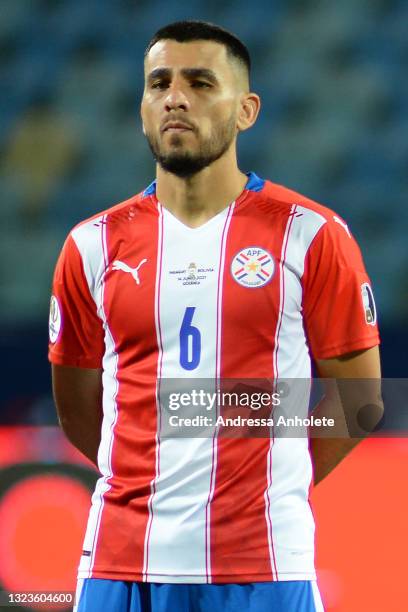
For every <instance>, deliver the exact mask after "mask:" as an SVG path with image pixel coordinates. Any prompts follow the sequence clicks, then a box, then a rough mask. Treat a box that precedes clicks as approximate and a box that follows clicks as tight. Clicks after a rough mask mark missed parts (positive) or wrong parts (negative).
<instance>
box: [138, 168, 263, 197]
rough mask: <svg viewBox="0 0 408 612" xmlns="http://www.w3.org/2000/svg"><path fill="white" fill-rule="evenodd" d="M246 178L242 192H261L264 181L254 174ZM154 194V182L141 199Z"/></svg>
mask: <svg viewBox="0 0 408 612" xmlns="http://www.w3.org/2000/svg"><path fill="white" fill-rule="evenodd" d="M245 174H246V175H247V177H248V180H247V182H246V185H245V187H244V190H247V191H262V189H263V187H264V185H265V179H262V178H260V177H259V176H258V175H257V174H255V172H245ZM153 194H154V195H155V194H156V181H155V180H154V181H153V182H152V183H150V185H149V186H148V187H146V189H145V190H144V192H143V197H146V196H149V195H153Z"/></svg>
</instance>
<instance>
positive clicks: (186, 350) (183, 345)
mask: <svg viewBox="0 0 408 612" xmlns="http://www.w3.org/2000/svg"><path fill="white" fill-rule="evenodd" d="M194 312H195V306H187V308H186V312H185V313H184V317H183V322H182V324H181V327H180V365H181V367H182V368H184V369H185V370H195V369H196V368H197V367H198V364H199V363H200V358H201V334H200V330H199V329H198V328H197V327H194V325H192V324H191V322H192V320H193V316H194Z"/></svg>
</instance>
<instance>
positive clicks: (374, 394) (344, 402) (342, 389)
mask: <svg viewBox="0 0 408 612" xmlns="http://www.w3.org/2000/svg"><path fill="white" fill-rule="evenodd" d="M316 365H317V369H318V373H319V375H320V376H321V377H323V378H327V379H331V380H328V381H327V383H326V384H325V389H326V393H325V397H324V398H323V400H322V401H321V402H320V403H319V405H318V406H317V407H316V408H315V410H314V411H313V414H314V415H316V416H327V417H331V416H333V417H334V419H335V421H336V425H337V427H336V436H338V435H339V434H338V431H339V428H340V430H342V431H343V435H342V436H341V437H340V436H339V437H335V438H330V437H328V435H330V434H328V433H325V435H324V437H314V432H313V431H312V432H311V433H312V436H311V440H310V450H311V454H312V459H313V464H314V483H315V484H317V483H318V482H320V481H321V480H322V479H323V478H324V477H325V476H327V474H329V473H330V472H331V471H332V470H333V469H334V468H335V467H336V465H337V464H338V463H340V461H341V460H342V459H343V458H344V457H345V456H346V455H347V454H348V453H349V452H350V451H351V450H352V449H353V448H354V447H355V446H356V445H357V444H358V443H359V442H360V441H361V440H362V439H363V438H364V437H365V435H366V434H367V433H368V431H370V430H371V429H373V428H374V427H375V425H376V423H378V421H379V420H380V419H381V416H382V411H383V405H382V400H381V367H380V356H379V350H378V346H375V347H373V348H370V349H367V350H364V351H358V352H355V353H350V354H348V355H343V356H341V357H336V358H333V359H319V360H317V361H316ZM341 379H344V380H343V383H342V382H341ZM346 379H347V380H346ZM323 382H324V381H323ZM365 407H367V408H366V409H365ZM362 409H363V410H362ZM367 411H368V413H367ZM362 423H363V425H364V428H362V427H361V424H362ZM356 432H358V433H356ZM316 434H317V432H316ZM350 436H352V437H350Z"/></svg>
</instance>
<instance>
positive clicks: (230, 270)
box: [101, 209, 301, 375]
mask: <svg viewBox="0 0 408 612" xmlns="http://www.w3.org/2000/svg"><path fill="white" fill-rule="evenodd" d="M107 238H108V240H107V255H108V266H107V270H106V272H105V274H104V276H103V278H101V285H102V286H101V291H102V294H103V308H104V312H105V317H106V321H107V324H108V326H109V328H110V331H111V332H112V335H113V338H114V340H115V343H116V346H117V347H118V349H119V350H121V348H123V350H127V349H129V348H130V347H132V349H133V350H132V352H133V354H134V355H136V354H137V356H138V358H140V357H141V356H143V355H147V354H148V353H149V352H151V351H153V350H157V347H159V349H160V350H161V351H162V353H163V354H165V355H166V358H167V359H168V361H169V363H173V364H177V367H179V366H180V367H181V369H182V370H185V371H194V370H196V371H197V373H199V372H200V371H202V372H204V374H205V375H207V374H206V373H207V367H206V365H205V364H210V363H211V364H212V363H213V361H214V359H215V356H216V354H217V350H221V349H220V345H221V343H222V342H224V343H228V342H229V343H231V342H236V345H237V346H238V345H239V343H240V339H243V340H244V341H245V342H246V343H248V339H249V340H250V342H253V344H254V346H256V345H258V346H259V345H260V344H262V342H264V343H265V345H267V346H268V347H269V349H270V350H273V344H274V340H275V335H276V326H277V324H278V320H279V313H280V311H281V310H282V308H283V305H284V307H285V308H286V310H287V312H291V313H292V314H293V315H294V316H296V317H299V316H300V309H301V287H300V281H299V278H298V277H297V276H296V273H295V272H294V271H292V270H291V269H290V266H289V267H288V266H287V265H286V263H287V262H286V261H285V257H284V256H285V253H284V223H283V221H282V223H280V220H279V219H277V222H276V224H275V226H274V227H273V226H270V225H266V224H264V223H262V220H261V219H258V218H251V219H248V218H246V217H242V218H240V217H237V218H234V217H233V216H232V215H231V211H230V210H229V209H226V210H225V211H223V212H222V213H220V214H219V215H217V216H216V217H214V218H213V219H211V220H210V221H209V222H208V223H206V224H205V225H204V226H201V227H199V228H195V229H192V228H189V227H186V226H185V225H183V224H182V223H180V222H179V221H178V220H177V219H175V218H174V217H173V216H172V215H170V213H168V212H167V211H163V213H162V215H161V217H160V218H159V219H158V221H157V223H150V225H146V224H145V225H143V224H141V225H140V226H136V225H135V226H134V227H132V228H131V231H128V232H127V233H126V234H120V235H119V233H118V235H117V236H115V233H114V232H111V233H110V232H109V228H108V231H107ZM211 367H212V366H211ZM200 368H201V370H200Z"/></svg>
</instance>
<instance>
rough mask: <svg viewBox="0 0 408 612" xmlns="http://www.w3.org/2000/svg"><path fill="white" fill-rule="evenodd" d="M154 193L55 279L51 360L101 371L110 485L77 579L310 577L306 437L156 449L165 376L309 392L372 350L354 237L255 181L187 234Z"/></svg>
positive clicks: (102, 449) (96, 497) (196, 442)
mask: <svg viewBox="0 0 408 612" xmlns="http://www.w3.org/2000/svg"><path fill="white" fill-rule="evenodd" d="M155 188H156V183H155V182H153V183H152V184H151V185H150V186H149V187H147V189H145V191H143V192H142V193H140V194H138V195H136V196H134V197H132V198H130V199H129V200H127V201H125V202H123V203H121V204H119V205H116V206H114V207H112V208H110V209H109V210H107V211H105V212H103V213H101V214H98V215H96V216H94V217H92V218H90V219H88V220H86V221H84V222H82V223H80V224H79V225H77V226H76V227H75V228H74V229H73V230H72V231H71V232H70V234H69V236H68V238H67V240H66V242H65V244H64V247H63V249H62V252H61V254H60V257H59V260H58V263H57V266H56V270H55V275H54V282H53V296H52V298H51V313H50V345H49V358H50V360H51V361H52V362H53V363H54V364H60V365H67V366H77V367H82V368H102V369H103V373H102V380H103V423H102V432H101V442H100V446H99V450H98V467H99V470H100V478H99V479H98V481H97V484H96V487H95V491H94V493H93V495H92V504H91V508H90V513H89V519H88V525H87V529H86V534H85V538H84V545H83V551H82V552H83V554H82V556H81V559H80V564H79V570H78V577H79V578H90V577H94V578H107V579H117V580H129V581H148V582H187V583H188V582H189V583H206V582H207V583H211V582H212V583H226V582H238V583H240V582H241V583H242V582H254V581H255V582H256V581H272V580H308V579H314V578H315V568H314V520H313V516H312V512H311V509H310V505H309V500H308V497H309V487H310V483H311V478H312V465H311V457H310V453H309V447H308V439H307V437H299V438H288V437H286V438H285V437H273V436H270V437H264V438H251V437H245V438H238V439H233V438H228V437H219V436H217V435H209V436H204V437H199V436H196V437H194V436H190V437H171V436H164V435H163V418H164V416H163V414H162V406H161V402H160V400H159V395H160V384H161V381H165V380H167V379H175V380H177V379H178V380H180V379H183V380H189V379H205V380H214V381H218V380H223V379H237V378H238V379H268V380H270V379H272V380H278V379H282V378H288V379H306V380H310V377H311V358H314V359H327V358H331V357H335V356H338V355H343V354H346V353H350V352H351V351H356V350H361V349H367V348H370V347H372V346H374V345H376V344H378V342H379V337H378V330H377V326H376V313H375V306H374V300H373V297H372V291H371V287H370V281H369V279H368V277H367V273H366V271H365V268H364V264H363V261H362V258H361V254H360V251H359V248H358V246H357V244H356V242H355V240H354V239H353V237H352V235H351V234H350V231H349V228H348V226H347V225H346V223H345V222H344V221H343V220H342V219H341V218H340V217H338V216H337V215H336V214H335V213H334V212H333V211H331V210H330V209H328V208H326V207H324V206H322V205H319V204H317V203H315V202H313V201H311V200H309V199H307V198H305V197H304V196H302V195H300V194H298V193H295V192H293V191H290V190H289V189H286V188H285V187H282V186H279V185H276V184H273V183H271V182H270V181H267V180H263V179H261V178H259V177H258V176H257V175H256V174H254V173H248V181H247V184H246V186H245V188H244V190H243V192H242V193H241V194H240V196H239V197H238V198H237V199H236V201H234V202H232V203H231V204H230V205H229V206H227V207H226V208H225V209H224V210H222V211H221V212H220V213H218V214H216V215H215V216H213V217H212V218H211V219H209V220H208V221H207V222H206V223H204V224H203V225H201V226H199V227H196V228H191V227H188V226H186V225H185V224H183V223H182V222H181V221H179V220H178V219H177V218H176V217H175V216H174V215H172V214H171V213H170V212H169V211H168V210H167V209H166V207H165V206H164V205H163V203H160V202H159V201H158V200H157V197H156V189H155Z"/></svg>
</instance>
